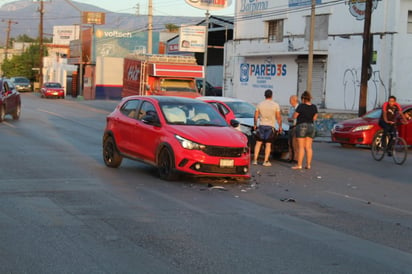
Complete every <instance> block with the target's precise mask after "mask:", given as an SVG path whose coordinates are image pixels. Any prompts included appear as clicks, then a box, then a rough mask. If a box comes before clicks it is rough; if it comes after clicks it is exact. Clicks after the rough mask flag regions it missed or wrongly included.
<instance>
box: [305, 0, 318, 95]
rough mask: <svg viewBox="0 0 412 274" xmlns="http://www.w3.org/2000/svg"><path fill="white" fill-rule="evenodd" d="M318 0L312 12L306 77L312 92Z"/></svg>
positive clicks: (308, 89)
mask: <svg viewBox="0 0 412 274" xmlns="http://www.w3.org/2000/svg"><path fill="white" fill-rule="evenodd" d="M315 7H316V0H312V4H311V12H310V37H309V54H308V76H307V79H306V90H307V91H308V92H309V93H312V76H313V40H314V37H315V22H316V20H315V19H316V10H315Z"/></svg>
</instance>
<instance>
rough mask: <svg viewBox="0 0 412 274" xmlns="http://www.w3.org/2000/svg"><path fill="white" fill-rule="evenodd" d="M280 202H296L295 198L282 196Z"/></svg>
mask: <svg viewBox="0 0 412 274" xmlns="http://www.w3.org/2000/svg"><path fill="white" fill-rule="evenodd" d="M280 201H281V202H289V203H296V200H295V199H293V198H282V199H280Z"/></svg>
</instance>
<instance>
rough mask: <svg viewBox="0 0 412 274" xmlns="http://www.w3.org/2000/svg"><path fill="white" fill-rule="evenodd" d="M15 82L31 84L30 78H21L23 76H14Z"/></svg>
mask: <svg viewBox="0 0 412 274" xmlns="http://www.w3.org/2000/svg"><path fill="white" fill-rule="evenodd" d="M13 82H14V83H16V84H29V83H30V81H29V79H27V78H21V77H19V78H14V80H13Z"/></svg>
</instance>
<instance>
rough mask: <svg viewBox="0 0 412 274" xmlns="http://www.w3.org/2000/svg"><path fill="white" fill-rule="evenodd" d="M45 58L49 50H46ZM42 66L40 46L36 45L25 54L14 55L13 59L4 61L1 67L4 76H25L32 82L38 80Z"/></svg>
mask: <svg viewBox="0 0 412 274" xmlns="http://www.w3.org/2000/svg"><path fill="white" fill-rule="evenodd" d="M43 56H47V49H44V54H43ZM39 66H40V45H38V44H34V45H31V46H30V47H28V48H27V49H26V50H25V51H24V52H23V54H21V55H14V56H13V57H12V58H11V59H8V60H4V62H3V64H2V65H1V69H2V71H3V74H4V76H6V77H13V76H24V77H27V78H28V79H30V80H31V81H35V80H36V76H37V74H38V71H37V70H33V68H38V67H39Z"/></svg>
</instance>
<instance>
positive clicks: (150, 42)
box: [147, 0, 153, 54]
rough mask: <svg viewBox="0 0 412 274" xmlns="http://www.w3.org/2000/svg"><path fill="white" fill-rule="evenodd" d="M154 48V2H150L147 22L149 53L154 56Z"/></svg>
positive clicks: (151, 0)
mask: <svg viewBox="0 0 412 274" xmlns="http://www.w3.org/2000/svg"><path fill="white" fill-rule="evenodd" d="M152 47H153V0H149V15H148V20H147V53H148V54H152Z"/></svg>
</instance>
